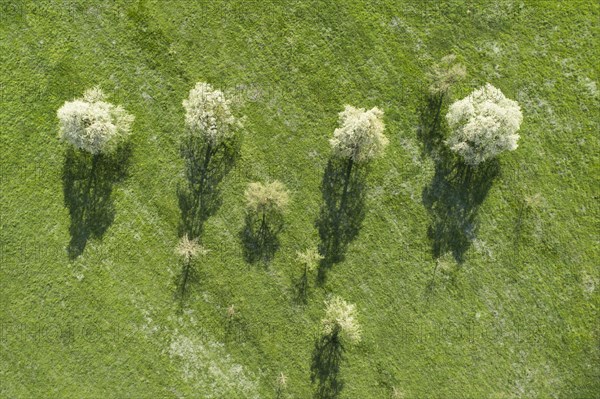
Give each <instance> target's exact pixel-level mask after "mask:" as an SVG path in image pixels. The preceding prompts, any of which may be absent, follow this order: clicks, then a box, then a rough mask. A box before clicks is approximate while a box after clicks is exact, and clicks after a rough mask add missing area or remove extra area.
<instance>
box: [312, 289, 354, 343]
mask: <svg viewBox="0 0 600 399" xmlns="http://www.w3.org/2000/svg"><path fill="white" fill-rule="evenodd" d="M325 306H326V308H325V317H324V318H323V320H321V323H322V325H323V333H324V334H325V335H326V336H329V337H330V338H331V340H332V341H333V342H337V341H338V339H339V338H342V339H343V340H344V341H347V342H350V343H353V344H354V343H358V342H360V339H361V328H360V324H359V323H358V320H357V319H356V307H355V306H354V305H353V304H350V303H347V302H346V301H344V300H343V299H341V298H340V297H338V296H334V297H333V298H331V299H330V300H328V301H325Z"/></svg>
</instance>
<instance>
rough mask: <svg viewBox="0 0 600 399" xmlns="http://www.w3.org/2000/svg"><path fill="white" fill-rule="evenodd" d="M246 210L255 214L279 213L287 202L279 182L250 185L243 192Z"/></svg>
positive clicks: (283, 189)
mask: <svg viewBox="0 0 600 399" xmlns="http://www.w3.org/2000/svg"><path fill="white" fill-rule="evenodd" d="M245 196H246V204H247V206H248V209H250V210H251V211H253V212H257V213H270V212H281V211H283V210H285V208H286V207H287V204H288V202H289V195H288V192H287V190H286V188H285V186H284V185H283V183H281V182H280V181H277V180H275V181H274V182H272V183H266V184H262V183H258V182H254V183H250V184H248V188H247V189H246V192H245Z"/></svg>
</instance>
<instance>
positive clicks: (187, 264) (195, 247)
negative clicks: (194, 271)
mask: <svg viewBox="0 0 600 399" xmlns="http://www.w3.org/2000/svg"><path fill="white" fill-rule="evenodd" d="M208 252H209V250H208V249H206V248H204V247H203V246H202V245H200V244H199V243H198V241H197V240H196V239H190V238H189V237H188V235H187V234H185V235H184V236H183V237H181V239H180V240H179V243H178V244H177V247H175V253H176V254H177V255H179V256H180V257H181V258H182V259H183V264H184V266H183V275H182V282H181V289H182V291H185V286H186V283H187V280H188V276H189V272H190V268H191V265H192V260H193V259H194V258H196V257H197V256H198V255H201V256H206V255H207V254H208Z"/></svg>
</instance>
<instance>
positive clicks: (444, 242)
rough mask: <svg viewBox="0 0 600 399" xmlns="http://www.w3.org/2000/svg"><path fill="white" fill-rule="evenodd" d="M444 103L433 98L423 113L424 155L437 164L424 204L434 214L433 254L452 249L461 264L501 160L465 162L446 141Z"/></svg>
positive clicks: (423, 109) (422, 136)
mask: <svg viewBox="0 0 600 399" xmlns="http://www.w3.org/2000/svg"><path fill="white" fill-rule="evenodd" d="M442 105H443V102H442V100H441V99H440V98H429V99H428V100H427V101H426V103H425V105H424V106H423V107H422V108H421V112H420V126H419V130H418V133H417V135H418V138H419V139H420V141H421V143H422V149H423V153H424V155H428V156H430V157H431V158H432V159H433V161H434V164H435V174H434V177H433V179H432V180H431V182H430V183H429V185H427V186H426V187H425V188H424V189H423V193H422V200H423V205H424V206H425V207H426V208H427V211H428V212H429V214H430V216H431V225H430V226H429V229H428V236H429V239H430V240H431V246H432V255H433V257H434V258H436V259H437V258H439V257H440V256H442V255H444V254H445V253H447V252H451V253H452V255H453V257H454V259H455V260H456V261H457V262H458V263H459V264H460V263H462V262H464V254H465V252H466V251H467V250H468V249H469V247H470V245H471V243H472V242H473V240H474V239H475V237H476V235H477V229H478V217H477V214H478V211H479V207H480V206H481V204H482V203H483V201H484V200H485V198H486V196H487V193H488V191H489V190H490V188H491V187H492V184H493V182H494V180H495V179H496V177H497V176H498V175H499V172H500V167H499V163H498V161H497V160H491V161H488V162H486V163H483V164H480V165H479V166H477V168H473V167H470V166H468V165H465V164H464V163H463V162H462V161H461V160H460V159H458V158H457V157H456V156H454V154H453V153H452V152H451V151H450V150H449V149H448V148H447V146H446V145H445V143H444V141H443V140H444V137H445V136H446V133H447V132H446V131H447V127H446V126H445V124H444V121H443V120H442V118H441V111H442Z"/></svg>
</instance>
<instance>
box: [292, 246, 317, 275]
mask: <svg viewBox="0 0 600 399" xmlns="http://www.w3.org/2000/svg"><path fill="white" fill-rule="evenodd" d="M296 255H297V256H298V260H299V261H300V263H301V264H302V266H303V267H304V275H305V276H306V275H307V274H308V272H312V271H313V270H315V269H316V268H317V266H318V265H319V262H320V261H321V260H322V259H323V255H321V254H320V253H319V251H318V250H317V249H316V248H308V249H306V250H304V251H302V252H300V251H298V252H296Z"/></svg>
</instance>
